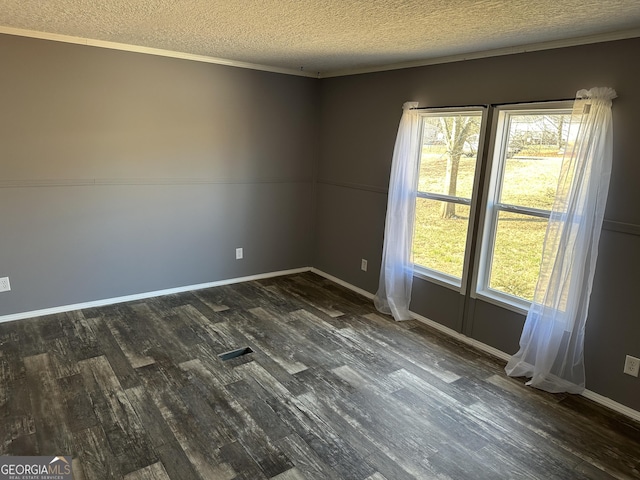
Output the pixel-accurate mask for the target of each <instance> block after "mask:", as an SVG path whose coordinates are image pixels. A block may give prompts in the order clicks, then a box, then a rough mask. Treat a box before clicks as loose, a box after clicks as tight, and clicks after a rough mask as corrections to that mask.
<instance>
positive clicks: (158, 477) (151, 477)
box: [124, 462, 171, 480]
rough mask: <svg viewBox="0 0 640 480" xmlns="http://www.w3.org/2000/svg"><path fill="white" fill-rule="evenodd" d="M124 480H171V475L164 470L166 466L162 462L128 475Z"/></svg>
mask: <svg viewBox="0 0 640 480" xmlns="http://www.w3.org/2000/svg"><path fill="white" fill-rule="evenodd" d="M124 480H171V479H170V477H169V474H168V473H167V471H166V470H165V469H164V465H163V464H162V463H160V462H157V463H154V464H153V465H149V466H147V467H144V468H141V469H140V470H136V471H135V472H131V473H128V474H126V475H125V476H124Z"/></svg>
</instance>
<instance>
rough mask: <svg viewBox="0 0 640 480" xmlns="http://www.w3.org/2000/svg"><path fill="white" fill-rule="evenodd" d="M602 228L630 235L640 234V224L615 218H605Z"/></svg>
mask: <svg viewBox="0 0 640 480" xmlns="http://www.w3.org/2000/svg"><path fill="white" fill-rule="evenodd" d="M602 228H604V229H605V230H609V231H611V232H618V233H628V234H629V235H640V225H636V224H634V223H624V222H614V221H613V220H605V221H604V222H603V223H602Z"/></svg>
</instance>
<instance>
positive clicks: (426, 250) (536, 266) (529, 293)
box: [412, 102, 571, 311]
mask: <svg viewBox="0 0 640 480" xmlns="http://www.w3.org/2000/svg"><path fill="white" fill-rule="evenodd" d="M487 111H489V112H491V113H492V116H493V118H494V122H493V127H492V134H491V140H490V142H489V144H490V145H489V152H490V153H489V156H488V158H487V159H483V158H482V148H480V146H481V145H482V144H483V141H482V138H483V135H484V129H485V118H486V116H487ZM570 118H571V102H569V103H566V102H565V103H558V102H555V103H551V102H549V103H541V104H528V105H516V106H503V107H490V108H489V109H484V108H482V107H469V108H457V109H430V110H423V111H421V130H420V132H421V142H422V148H421V152H420V164H419V165H420V166H419V169H420V171H419V180H418V192H417V198H416V221H415V227H414V236H413V252H412V253H413V261H414V266H415V271H416V274H417V275H419V276H422V277H426V278H428V279H429V280H431V281H434V282H436V283H440V284H443V285H446V286H449V287H451V288H455V289H460V291H461V293H464V290H465V285H466V284H467V278H469V276H470V275H472V276H473V278H472V282H470V283H469V285H473V288H474V292H472V293H471V295H472V296H474V297H475V296H480V297H481V298H484V299H485V300H488V301H497V302H498V303H499V304H500V305H506V306H511V307H515V308H516V309H517V310H518V311H521V310H522V309H527V308H528V307H529V304H530V302H531V299H532V298H533V292H534V289H535V286H536V283H537V279H538V274H539V270H540V261H541V257H542V249H543V243H544V237H545V233H546V228H547V222H548V218H549V215H550V210H551V207H552V205H553V201H554V198H555V194H556V188H557V183H558V177H559V174H560V167H561V164H562V157H563V154H564V147H565V145H566V142H567V135H568V130H569V124H570ZM482 172H484V177H485V181H484V185H482V186H480V185H477V179H478V178H479V177H480V173H482ZM476 199H478V201H477V203H478V206H479V207H480V210H479V211H477V210H476ZM480 199H482V202H480ZM480 204H482V205H481V206H480ZM474 212H477V213H474ZM474 218H475V219H476V220H477V221H478V222H479V224H480V225H479V228H478V229H477V236H476V237H474V236H473V231H474ZM472 247H473V248H472ZM472 251H476V253H475V256H476V258H475V262H474V259H472V258H471V253H470V252H472Z"/></svg>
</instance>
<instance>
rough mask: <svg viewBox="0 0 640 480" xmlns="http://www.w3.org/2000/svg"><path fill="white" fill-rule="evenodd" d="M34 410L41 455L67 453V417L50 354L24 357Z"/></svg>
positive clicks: (69, 449) (69, 445)
mask: <svg viewBox="0 0 640 480" xmlns="http://www.w3.org/2000/svg"><path fill="white" fill-rule="evenodd" d="M24 363H25V367H26V371H27V381H28V385H29V391H30V397H31V408H32V411H33V413H34V419H35V429H36V437H37V439H38V450H39V452H40V454H41V455H70V454H71V453H72V452H73V441H72V438H71V431H70V430H69V426H68V423H67V420H66V416H65V413H64V409H63V405H64V399H63V395H62V392H61V390H60V387H59V385H58V383H57V382H56V379H55V372H54V369H53V367H52V365H51V360H50V358H49V354H47V353H41V354H39V355H33V356H30V357H25V359H24Z"/></svg>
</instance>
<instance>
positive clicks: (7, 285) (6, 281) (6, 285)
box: [0, 277, 11, 292]
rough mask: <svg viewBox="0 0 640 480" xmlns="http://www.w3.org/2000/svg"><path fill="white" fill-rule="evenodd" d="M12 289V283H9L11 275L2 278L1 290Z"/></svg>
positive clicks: (0, 282) (0, 281) (0, 280)
mask: <svg viewBox="0 0 640 480" xmlns="http://www.w3.org/2000/svg"><path fill="white" fill-rule="evenodd" d="M9 290H11V284H10V283H9V277H2V278H0V292H8V291H9Z"/></svg>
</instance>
